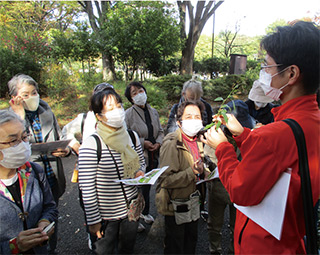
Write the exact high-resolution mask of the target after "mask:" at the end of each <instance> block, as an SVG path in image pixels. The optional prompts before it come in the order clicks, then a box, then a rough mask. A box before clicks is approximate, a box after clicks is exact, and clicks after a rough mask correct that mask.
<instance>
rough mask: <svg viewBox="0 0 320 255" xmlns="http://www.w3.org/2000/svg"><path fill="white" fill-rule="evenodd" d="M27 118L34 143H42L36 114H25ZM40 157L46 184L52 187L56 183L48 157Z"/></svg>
mask: <svg viewBox="0 0 320 255" xmlns="http://www.w3.org/2000/svg"><path fill="white" fill-rule="evenodd" d="M27 117H28V119H29V121H30V123H31V128H32V132H33V134H34V139H35V141H36V143H43V137H42V132H41V123H40V120H39V116H38V113H37V112H27ZM40 157H41V159H42V162H43V165H44V170H45V172H46V175H47V179H48V182H49V184H50V187H53V186H54V184H55V183H56V178H55V174H54V172H53V169H52V167H51V165H50V162H49V160H48V156H47V155H46V154H40Z"/></svg>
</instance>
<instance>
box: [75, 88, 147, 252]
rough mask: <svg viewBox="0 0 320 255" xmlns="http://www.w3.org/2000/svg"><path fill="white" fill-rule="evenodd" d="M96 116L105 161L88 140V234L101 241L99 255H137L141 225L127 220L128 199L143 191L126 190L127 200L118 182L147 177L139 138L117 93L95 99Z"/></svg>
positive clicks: (83, 150)
mask: <svg viewBox="0 0 320 255" xmlns="http://www.w3.org/2000/svg"><path fill="white" fill-rule="evenodd" d="M91 110H92V111H93V112H94V114H95V116H96V118H97V120H98V122H97V132H96V134H95V135H97V136H98V138H99V139H100V142H101V158H100V160H99V159H98V155H99V154H100V152H99V149H97V148H98V144H97V141H96V140H95V138H94V137H93V136H90V137H88V138H87V139H86V140H85V141H84V142H83V143H82V146H81V147H80V153H79V184H80V188H81V190H82V196H83V202H84V207H85V213H86V218H87V223H88V225H89V231H90V232H91V234H94V235H96V236H97V238H98V241H97V242H96V243H95V245H94V250H95V252H96V253H97V254H112V253H115V252H116V251H118V253H119V254H127V253H133V250H134V244H135V239H136V233H137V227H138V222H130V221H129V220H128V217H127V204H126V199H125V196H124V195H126V197H127V200H128V201H130V200H131V199H133V198H135V197H136V196H137V194H138V193H137V192H138V191H137V188H136V186H127V185H123V187H124V192H125V194H124V192H123V190H122V188H121V185H120V184H119V183H117V182H114V181H115V180H119V177H118V172H119V174H120V176H121V179H125V178H135V177H138V176H140V175H144V171H145V160H144V156H143V151H142V149H141V145H140V142H139V137H138V136H137V134H136V133H134V135H135V137H136V139H135V141H136V144H133V142H132V140H133V139H132V140H131V139H130V136H129V134H128V132H127V130H126V128H125V127H124V118H125V113H124V109H123V108H122V104H121V98H120V96H119V95H118V94H117V93H116V92H115V91H114V90H113V89H112V88H106V89H104V90H103V91H100V92H98V93H95V94H94V95H93V96H92V98H91ZM117 168H118V169H117ZM116 244H117V247H116Z"/></svg>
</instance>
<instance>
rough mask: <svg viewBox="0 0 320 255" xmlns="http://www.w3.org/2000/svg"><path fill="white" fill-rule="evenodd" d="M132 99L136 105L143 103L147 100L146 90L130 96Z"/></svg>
mask: <svg viewBox="0 0 320 255" xmlns="http://www.w3.org/2000/svg"><path fill="white" fill-rule="evenodd" d="M132 101H133V102H134V103H135V104H136V105H145V104H146V102H147V94H146V92H144V91H143V92H141V93H139V94H138V95H135V96H134V97H133V98H132Z"/></svg>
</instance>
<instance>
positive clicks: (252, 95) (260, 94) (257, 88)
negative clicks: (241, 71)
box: [248, 80, 273, 103]
mask: <svg viewBox="0 0 320 255" xmlns="http://www.w3.org/2000/svg"><path fill="white" fill-rule="evenodd" d="M262 86H263V85H262V84H261V82H260V81H259V80H256V81H254V82H253V85H252V88H251V89H250V92H249V95H248V98H249V99H250V100H251V101H254V102H260V103H271V102H272V101H273V100H272V99H271V98H270V97H268V96H266V95H265V93H264V91H263V89H262Z"/></svg>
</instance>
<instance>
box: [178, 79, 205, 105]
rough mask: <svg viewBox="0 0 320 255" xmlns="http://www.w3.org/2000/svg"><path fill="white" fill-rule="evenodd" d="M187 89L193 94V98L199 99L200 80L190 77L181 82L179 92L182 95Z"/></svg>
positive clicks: (200, 91)
mask: <svg viewBox="0 0 320 255" xmlns="http://www.w3.org/2000/svg"><path fill="white" fill-rule="evenodd" d="M187 90H188V91H190V92H191V93H192V94H193V95H194V100H199V99H200V97H202V95H203V90H202V85H201V81H196V80H195V78H192V79H191V80H189V81H186V82H185V83H184V84H183V88H182V91H181V94H182V95H184V94H185V93H186V91H187Z"/></svg>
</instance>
